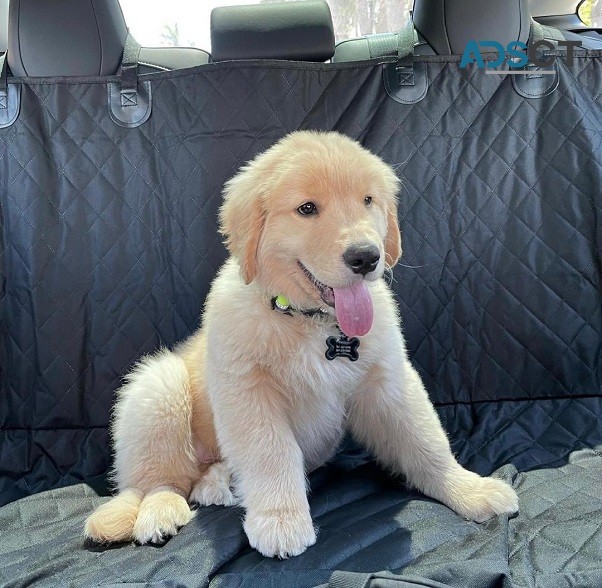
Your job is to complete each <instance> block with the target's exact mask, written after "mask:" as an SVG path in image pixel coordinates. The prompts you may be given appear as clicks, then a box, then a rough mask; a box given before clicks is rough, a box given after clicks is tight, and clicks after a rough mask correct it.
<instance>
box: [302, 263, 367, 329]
mask: <svg viewBox="0 0 602 588" xmlns="http://www.w3.org/2000/svg"><path fill="white" fill-rule="evenodd" d="M297 263H298V264H299V267H300V268H301V271H303V273H304V274H305V276H306V277H307V279H308V280H309V281H310V282H311V283H312V284H313V286H314V287H315V288H316V289H317V290H318V292H320V296H321V298H322V300H323V301H324V302H325V303H326V304H328V306H331V307H333V308H334V313H335V315H336V317H337V323H338V325H339V328H340V329H341V331H343V333H345V335H347V336H348V337H358V336H361V335H365V334H366V333H367V332H368V331H369V330H370V327H371V326H372V318H373V308H372V298H371V296H370V292H369V291H368V287H367V285H366V281H365V280H360V281H359V282H355V283H353V284H350V285H349V286H343V287H338V288H335V287H330V286H327V285H326V284H323V283H322V282H320V280H318V279H317V278H316V277H315V276H314V275H313V274H312V273H311V272H310V271H309V270H308V269H307V268H306V267H305V266H304V265H303V264H302V263H301V262H300V261H297Z"/></svg>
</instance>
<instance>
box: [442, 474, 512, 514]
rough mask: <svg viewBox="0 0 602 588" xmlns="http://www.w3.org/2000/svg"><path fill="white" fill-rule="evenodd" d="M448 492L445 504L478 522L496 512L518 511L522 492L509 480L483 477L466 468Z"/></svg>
mask: <svg viewBox="0 0 602 588" xmlns="http://www.w3.org/2000/svg"><path fill="white" fill-rule="evenodd" d="M446 494H447V496H446V500H443V502H445V504H447V505H448V506H449V507H450V508H451V509H453V510H455V511H456V512H457V513H458V514H460V515H462V516H463V517H464V518H467V519H471V520H473V521H476V522H477V523H482V522H484V521H486V520H488V519H490V518H491V517H493V516H495V515H500V514H514V513H515V512H517V511H518V496H517V495H516V492H515V491H514V489H513V488H512V487H511V486H510V485H509V484H507V483H506V482H503V481H502V480H496V479H495V478H483V477H481V476H478V475H477V474H474V473H473V472H469V471H467V470H462V472H461V473H460V474H459V475H457V476H456V477H455V478H454V479H453V480H452V481H451V483H450V487H449V489H448V492H447V493H446Z"/></svg>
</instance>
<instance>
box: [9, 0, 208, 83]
mask: <svg viewBox="0 0 602 588" xmlns="http://www.w3.org/2000/svg"><path fill="white" fill-rule="evenodd" d="M42 16H43V17H42ZM127 34H128V29H127V25H126V22H125V19H124V17H123V13H122V11H121V6H120V5H119V0H10V9H9V18H8V55H7V61H8V65H9V67H10V70H11V72H12V74H13V75H14V76H94V75H112V74H115V73H117V70H118V69H119V64H120V63H121V56H122V53H123V49H124V45H125V40H126V37H127ZM139 61H140V64H141V67H140V72H141V73H149V72H152V71H160V70H170V69H179V68H185V67H193V66H195V65H202V64H205V63H207V62H208V61H209V54H208V53H207V52H205V51H202V50H200V49H194V48H183V47H161V48H157V49H155V48H145V47H143V48H142V49H141V50H140V58H139Z"/></svg>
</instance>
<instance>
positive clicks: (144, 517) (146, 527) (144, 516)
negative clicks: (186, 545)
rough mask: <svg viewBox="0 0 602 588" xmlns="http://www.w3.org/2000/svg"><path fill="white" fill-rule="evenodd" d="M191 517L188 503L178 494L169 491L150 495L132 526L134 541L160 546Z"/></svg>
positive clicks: (145, 499) (192, 514)
mask: <svg viewBox="0 0 602 588" xmlns="http://www.w3.org/2000/svg"><path fill="white" fill-rule="evenodd" d="M193 516H194V513H192V512H190V507H189V506H188V503H187V502H186V500H185V499H184V498H182V497H181V496H180V495H179V494H176V493H175V492H169V491H162V492H157V493H155V494H151V495H149V496H147V497H146V498H144V500H143V501H142V504H141V505H140V511H139V512H138V518H137V519H136V523H135V524H134V530H133V534H134V540H135V541H136V542H137V543H140V544H142V545H143V544H145V543H152V544H154V545H161V544H162V543H165V541H167V539H169V538H170V537H171V536H172V535H175V534H176V533H177V532H178V530H179V529H180V527H183V526H184V525H185V524H186V523H188V522H189V521H190V520H191V519H192V517H193Z"/></svg>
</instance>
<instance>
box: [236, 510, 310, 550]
mask: <svg viewBox="0 0 602 588" xmlns="http://www.w3.org/2000/svg"><path fill="white" fill-rule="evenodd" d="M244 528H245V532H246V534H247V537H248V538H249V543H250V544H251V547H254V548H255V549H257V551H259V553H261V554H262V555H265V556H266V557H279V558H280V559H286V558H287V557H292V556H295V555H299V554H301V553H303V552H304V551H305V550H306V549H307V548H308V547H309V546H310V545H313V544H314V543H315V542H316V531H315V529H314V526H313V523H312V520H311V516H310V515H309V512H307V513H305V512H298V511H291V510H284V509H283V510H270V511H263V512H248V513H247V516H246V518H245V525H244Z"/></svg>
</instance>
